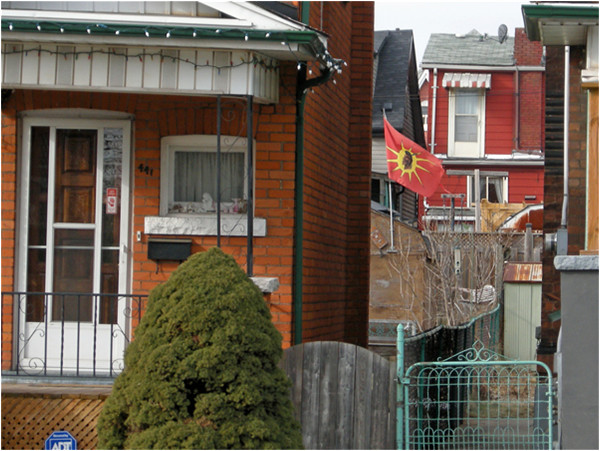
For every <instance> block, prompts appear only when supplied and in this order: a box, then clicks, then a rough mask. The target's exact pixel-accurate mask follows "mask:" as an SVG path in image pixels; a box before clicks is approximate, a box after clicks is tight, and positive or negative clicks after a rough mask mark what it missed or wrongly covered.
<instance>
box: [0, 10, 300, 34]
mask: <svg viewBox="0 0 600 451" xmlns="http://www.w3.org/2000/svg"><path fill="white" fill-rule="evenodd" d="M215 9H216V8H215ZM2 18H3V19H5V20H11V19H12V20H30V21H36V20H37V21H56V22H61V23H69V22H75V23H89V24H94V25H95V24H97V23H111V24H122V25H148V26H152V25H156V26H169V25H174V26H189V27H196V28H201V27H217V28H218V27H222V28H250V27H253V25H254V24H253V23H252V21H250V20H246V19H221V18H215V17H199V16H194V17H183V16H174V15H154V14H124V13H114V14H110V13H95V12H90V13H83V12H71V11H49V10H25V9H23V10H21V9H3V10H2ZM290 28H291V29H298V28H297V27H296V28H292V27H290Z"/></svg>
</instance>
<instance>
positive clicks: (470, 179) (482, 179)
mask: <svg viewBox="0 0 600 451" xmlns="http://www.w3.org/2000/svg"><path fill="white" fill-rule="evenodd" d="M474 179H475V176H474V175H468V176H467V205H471V206H473V205H474V204H475V192H474V191H473V189H472V188H471V187H472V186H473V184H474V183H475V180H474ZM488 179H502V201H501V202H502V203H508V174H506V175H500V174H489V175H488V174H485V173H482V174H480V176H479V183H480V184H484V183H485V198H482V199H488V196H489V190H488V187H489V184H488ZM480 200H481V199H480Z"/></svg>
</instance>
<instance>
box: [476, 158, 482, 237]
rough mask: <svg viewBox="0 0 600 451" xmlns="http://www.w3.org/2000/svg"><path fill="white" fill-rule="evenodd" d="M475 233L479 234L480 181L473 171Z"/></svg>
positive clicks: (477, 170) (477, 172) (477, 171)
mask: <svg viewBox="0 0 600 451" xmlns="http://www.w3.org/2000/svg"><path fill="white" fill-rule="evenodd" d="M475 232H481V180H480V179H479V169H475Z"/></svg>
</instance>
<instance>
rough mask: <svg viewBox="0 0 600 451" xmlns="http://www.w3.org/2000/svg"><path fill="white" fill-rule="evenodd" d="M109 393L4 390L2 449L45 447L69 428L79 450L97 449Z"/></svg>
mask: <svg viewBox="0 0 600 451" xmlns="http://www.w3.org/2000/svg"><path fill="white" fill-rule="evenodd" d="M105 399H106V396H98V395H81V394H74V395H40V394H22V393H2V449H44V442H45V440H46V439H47V438H48V437H49V436H50V434H52V432H54V431H60V430H67V431H69V432H70V433H71V434H72V435H73V436H74V437H75V438H76V439H77V448H78V449H96V444H97V442H98V437H97V433H96V423H97V422H98V416H99V415H100V411H101V410H102V405H103V404H104V400H105Z"/></svg>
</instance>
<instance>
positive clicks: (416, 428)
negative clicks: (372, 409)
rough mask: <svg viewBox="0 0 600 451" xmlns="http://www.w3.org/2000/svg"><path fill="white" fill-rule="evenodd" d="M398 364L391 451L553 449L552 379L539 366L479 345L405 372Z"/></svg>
mask: <svg viewBox="0 0 600 451" xmlns="http://www.w3.org/2000/svg"><path fill="white" fill-rule="evenodd" d="M400 329H401V328H399V330H398V349H399V350H400V349H403V346H404V336H403V335H404V334H403V331H402V330H400ZM398 356H399V361H398V376H399V377H398V379H399V382H400V385H399V387H398V394H397V395H398V412H397V415H398V425H397V426H398V429H397V437H396V438H397V445H398V449H551V448H552V399H553V396H552V373H551V372H550V369H549V368H548V367H547V366H546V365H545V364H543V363H541V362H535V361H514V360H508V359H507V358H506V357H504V356H502V355H500V354H497V353H495V352H493V351H491V350H489V349H486V348H485V347H484V346H483V345H482V344H481V342H479V341H476V342H475V344H474V345H473V347H471V348H469V349H466V350H464V351H462V352H459V353H458V354H455V355H453V356H452V357H450V358H448V359H445V360H441V361H436V362H418V363H415V364H413V365H411V366H410V367H409V368H408V369H407V370H406V372H404V371H403V361H402V353H401V352H399V353H398Z"/></svg>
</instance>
